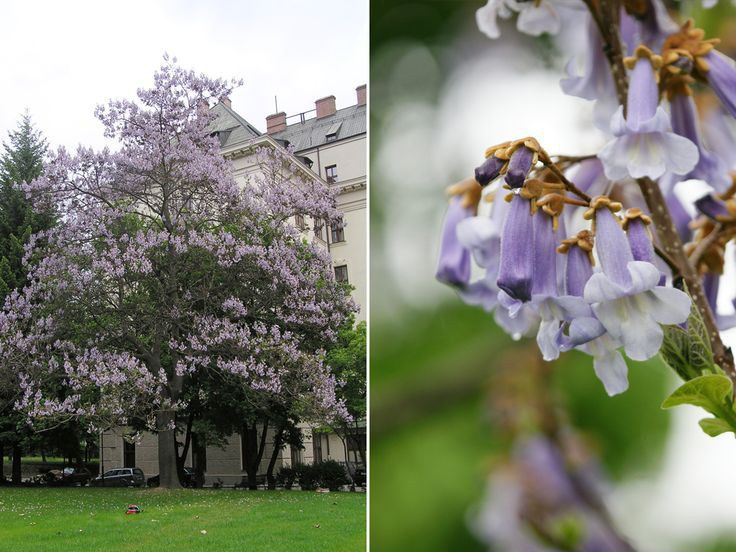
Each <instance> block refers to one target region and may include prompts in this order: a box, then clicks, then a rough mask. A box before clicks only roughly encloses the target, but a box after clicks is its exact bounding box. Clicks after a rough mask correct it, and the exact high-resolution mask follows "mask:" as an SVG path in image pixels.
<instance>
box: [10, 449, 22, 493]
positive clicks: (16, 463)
mask: <svg viewBox="0 0 736 552" xmlns="http://www.w3.org/2000/svg"><path fill="white" fill-rule="evenodd" d="M20 457H21V449H20V445H19V444H17V443H16V444H15V445H13V475H12V479H11V480H12V482H13V485H20V483H21V474H20Z"/></svg>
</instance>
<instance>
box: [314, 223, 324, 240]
mask: <svg viewBox="0 0 736 552" xmlns="http://www.w3.org/2000/svg"><path fill="white" fill-rule="evenodd" d="M324 227H325V221H323V220H322V219H317V220H315V221H314V235H315V236H317V237H318V238H319V239H321V240H324V239H325V235H324V232H323V230H324Z"/></svg>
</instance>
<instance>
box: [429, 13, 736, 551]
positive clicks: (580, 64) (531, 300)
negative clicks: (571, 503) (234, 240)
mask: <svg viewBox="0 0 736 552" xmlns="http://www.w3.org/2000/svg"><path fill="white" fill-rule="evenodd" d="M517 13H518V17H517V27H518V29H519V30H520V31H522V32H524V33H527V34H531V35H534V36H538V35H541V34H543V33H548V34H552V35H554V34H557V33H559V32H561V30H562V29H564V28H566V25H567V28H572V27H582V28H584V29H586V30H587V32H586V33H585V36H586V40H585V41H583V42H582V43H579V44H576V48H579V50H578V51H576V52H573V53H572V58H571V60H570V62H569V63H568V65H567V67H566V73H567V75H566V76H565V77H564V78H563V79H562V80H561V87H562V90H563V91H564V92H565V93H567V94H570V95H573V96H577V97H581V98H584V99H587V100H591V101H595V102H596V105H595V111H594V116H595V123H596V124H597V126H598V127H599V128H600V129H601V130H602V132H603V133H604V138H605V145H604V146H603V147H602V149H600V151H592V152H590V154H589V155H584V156H579V157H569V156H564V155H552V154H550V153H548V151H547V150H546V149H545V148H544V147H542V145H541V144H540V143H539V142H538V141H537V140H535V139H534V138H533V137H524V138H520V139H511V140H509V141H507V142H504V143H502V144H498V145H494V146H492V147H490V148H488V149H487V150H486V152H485V160H484V161H483V162H482V164H480V165H479V166H478V167H477V168H476V169H475V172H474V175H473V176H472V177H471V178H469V179H467V180H465V181H463V182H460V183H458V184H455V185H453V186H451V187H450V188H449V195H450V206H449V210H448V212H447V216H446V219H445V225H444V229H443V235H442V244H441V249H440V258H439V266H438V269H437V278H438V279H439V280H441V281H443V282H445V283H447V284H449V285H451V286H453V287H454V288H456V289H457V290H458V292H459V294H460V296H461V297H462V298H463V299H464V300H465V301H466V302H468V303H470V304H473V305H478V306H481V307H483V308H484V309H486V310H487V311H489V312H492V313H494V316H495V319H496V321H497V323H498V324H499V325H500V326H502V327H503V328H504V329H506V330H507V331H508V332H509V333H510V334H511V335H513V336H514V337H516V338H520V337H522V336H525V335H535V334H536V341H537V344H538V347H539V350H540V353H541V356H542V357H543V358H544V360H546V361H553V360H555V359H557V358H558V357H559V356H560V354H561V353H563V352H565V351H569V350H572V349H576V350H579V351H582V352H583V353H586V354H587V355H590V356H591V357H592V365H593V368H594V370H595V373H596V374H597V376H598V377H599V378H600V380H601V381H602V383H603V385H604V387H605V389H606V391H607V392H608V394H609V395H615V394H618V393H622V392H624V391H625V390H626V389H627V388H628V378H627V364H626V360H625V357H628V358H629V359H632V360H646V359H649V358H652V357H654V356H656V355H657V354H661V356H662V357H663V358H664V360H665V361H666V362H667V364H669V365H670V366H671V367H672V368H673V369H674V370H675V371H676V372H677V373H678V374H679V375H680V376H681V377H682V378H683V379H684V380H685V383H684V385H682V386H681V387H680V388H679V389H678V390H676V391H675V392H674V393H673V394H672V395H671V396H670V397H669V398H668V399H667V400H666V401H665V402H664V404H663V407H665V408H669V407H671V406H675V405H678V404H685V403H687V404H693V405H696V406H699V407H702V408H704V409H705V410H707V411H708V412H709V413H710V414H712V415H713V417H708V418H705V419H703V420H701V422H700V425H701V427H702V429H703V430H704V431H705V432H706V433H707V434H709V435H711V436H715V435H719V434H721V433H724V432H736V410H735V409H734V397H733V383H734V382H735V381H736V369H734V360H733V355H732V354H731V351H730V349H728V348H727V347H725V346H724V344H723V342H722V340H721V336H720V333H719V331H721V330H723V329H725V328H728V327H731V326H733V325H734V322H735V321H734V317H733V316H724V315H722V314H721V313H719V312H718V310H717V304H716V299H717V296H718V289H719V281H720V278H721V275H722V274H723V268H724V255H725V247H726V244H727V243H728V242H729V241H730V240H731V239H732V238H733V237H734V228H736V226H735V222H736V217H735V216H734V213H736V196H734V193H736V173H735V172H734V170H736V164H734V155H733V152H734V151H736V137H735V136H734V135H733V134H732V133H731V132H730V129H729V125H730V123H731V119H732V118H733V117H736V65H735V64H734V61H733V60H731V59H730V58H728V57H726V55H725V54H723V53H721V52H719V51H718V49H717V46H718V40H714V39H707V38H706V37H705V34H704V32H703V31H702V30H701V29H698V28H696V27H695V26H694V24H693V22H692V21H687V22H684V23H682V24H678V23H676V22H675V21H674V20H673V19H672V18H671V16H670V14H669V13H668V12H667V9H666V7H665V5H664V4H663V3H662V2H661V0H646V1H644V2H634V1H629V0H599V1H597V0H596V1H592V0H582V1H578V0H569V1H568V0H564V1H563V0H541V2H515V1H508V0H490V1H489V2H488V3H487V5H486V6H484V7H483V8H481V9H480V10H478V12H477V22H478V25H479V27H480V29H481V31H483V32H484V33H485V34H487V35H488V36H489V37H491V38H494V39H496V38H498V37H499V36H500V31H499V27H498V24H497V18H498V17H501V18H505V19H508V18H511V17H513V16H514V15H515V14H517ZM708 89H709V92H708V91H707V90H708ZM704 90H706V91H704ZM696 92H697V93H702V94H709V93H712V95H713V96H714V99H715V98H717V99H718V100H720V105H717V106H715V107H714V106H713V103H714V102H711V103H710V104H708V103H704V104H703V105H705V106H710V107H709V108H708V109H707V110H706V109H700V110H699V109H698V108H697V104H696V102H695V101H694V97H695V94H696ZM482 199H483V201H482ZM489 204H490V206H489ZM627 207H628V208H627ZM474 265H475V266H474ZM604 517H605V516H604ZM496 536H498V535H496ZM506 536H508V535H506ZM517 537H518V540H515V541H514V542H515V545H513V546H511V548H510V549H537V548H534V547H532V548H529V542H527V541H526V540H525V539H527V538H528V533H524V535H523V537H522V533H521V532H519V533H518V534H515V535H514V539H517ZM504 538H505V537H504ZM588 538H590V539H593V538H595V535H592V536H591V535H588ZM495 544H497V545H501V547H502V548H503V546H504V545H502V544H500V542H499V541H496V542H495ZM505 544H506V545H507V544H508V543H505ZM579 544H580V546H581V549H586V550H588V549H589V550H594V549H595V550H609V549H611V550H619V549H628V548H627V545H625V544H624V543H620V542H619V543H618V544H610V543H609V544H610V547H609V546H608V545H606V546H603V545H601V544H600V543H598V544H594V542H593V541H592V540H589V541H585V542H580V543H579Z"/></svg>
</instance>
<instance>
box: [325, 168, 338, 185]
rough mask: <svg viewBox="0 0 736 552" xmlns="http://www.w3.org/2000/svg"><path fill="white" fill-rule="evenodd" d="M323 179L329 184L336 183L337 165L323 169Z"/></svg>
mask: <svg viewBox="0 0 736 552" xmlns="http://www.w3.org/2000/svg"><path fill="white" fill-rule="evenodd" d="M325 178H326V179H327V182H329V183H330V184H332V183H333V182H337V165H328V166H327V167H325Z"/></svg>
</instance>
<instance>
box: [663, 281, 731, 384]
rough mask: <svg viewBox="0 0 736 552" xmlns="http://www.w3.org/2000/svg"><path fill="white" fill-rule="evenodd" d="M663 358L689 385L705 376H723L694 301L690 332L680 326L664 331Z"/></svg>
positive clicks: (692, 303) (691, 311) (691, 308)
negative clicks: (692, 380)
mask: <svg viewBox="0 0 736 552" xmlns="http://www.w3.org/2000/svg"><path fill="white" fill-rule="evenodd" d="M685 291H686V292H687V290H685ZM659 354H660V355H661V357H662V359H663V360H664V361H665V362H666V363H667V365H668V366H669V367H670V368H672V369H673V370H674V371H675V372H677V373H678V375H679V376H680V377H681V378H682V379H684V380H685V381H687V380H691V379H693V378H696V377H698V376H700V375H701V374H704V373H706V374H707V373H711V374H712V373H718V372H720V370H719V368H718V367H717V366H716V365H715V363H714V362H713V350H712V348H711V345H710V339H709V338H708V331H707V329H706V327H705V322H703V317H702V316H701V315H700V312H699V311H698V308H697V307H696V305H695V302H694V301H693V302H691V306H690V316H689V317H688V319H687V330H683V329H682V328H680V327H679V326H665V327H664V340H663V341H662V347H661V349H660V350H659Z"/></svg>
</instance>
